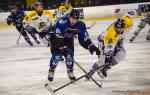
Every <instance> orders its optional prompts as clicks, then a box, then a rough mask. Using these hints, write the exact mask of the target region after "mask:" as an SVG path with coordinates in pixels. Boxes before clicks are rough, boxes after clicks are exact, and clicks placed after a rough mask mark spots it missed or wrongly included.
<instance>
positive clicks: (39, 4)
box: [35, 2, 43, 9]
mask: <svg viewBox="0 0 150 95" xmlns="http://www.w3.org/2000/svg"><path fill="white" fill-rule="evenodd" d="M38 6H42V7H43V4H42V2H36V3H35V9H37V7H38Z"/></svg>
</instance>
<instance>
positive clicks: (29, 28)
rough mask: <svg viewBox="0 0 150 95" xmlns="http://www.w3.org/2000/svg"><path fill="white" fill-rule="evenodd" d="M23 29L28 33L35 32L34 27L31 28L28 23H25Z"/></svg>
mask: <svg viewBox="0 0 150 95" xmlns="http://www.w3.org/2000/svg"><path fill="white" fill-rule="evenodd" d="M23 27H24V28H25V29H26V30H27V31H28V32H31V31H32V30H33V27H32V26H30V25H29V24H27V23H24V22H23Z"/></svg>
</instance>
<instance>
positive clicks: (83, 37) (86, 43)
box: [78, 23, 100, 55]
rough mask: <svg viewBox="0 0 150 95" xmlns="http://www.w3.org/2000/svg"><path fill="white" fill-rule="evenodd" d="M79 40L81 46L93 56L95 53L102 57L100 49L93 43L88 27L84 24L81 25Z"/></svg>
mask: <svg viewBox="0 0 150 95" xmlns="http://www.w3.org/2000/svg"><path fill="white" fill-rule="evenodd" d="M78 40H79V43H80V45H81V46H82V47H83V48H85V49H88V50H89V51H90V53H91V54H93V52H94V51H95V52H96V54H97V55H100V51H99V49H98V48H97V47H96V46H95V45H94V44H93V43H92V41H91V39H90V37H89V34H88V32H87V30H86V25H85V24H84V23H82V24H81V28H80V32H79V33H78Z"/></svg>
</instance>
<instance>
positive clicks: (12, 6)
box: [8, 4, 17, 10]
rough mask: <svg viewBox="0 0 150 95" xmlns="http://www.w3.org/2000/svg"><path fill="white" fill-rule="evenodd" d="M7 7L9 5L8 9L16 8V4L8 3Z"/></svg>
mask: <svg viewBox="0 0 150 95" xmlns="http://www.w3.org/2000/svg"><path fill="white" fill-rule="evenodd" d="M8 7H9V9H10V10H11V9H17V6H16V5H15V4H11V5H9V6H8Z"/></svg>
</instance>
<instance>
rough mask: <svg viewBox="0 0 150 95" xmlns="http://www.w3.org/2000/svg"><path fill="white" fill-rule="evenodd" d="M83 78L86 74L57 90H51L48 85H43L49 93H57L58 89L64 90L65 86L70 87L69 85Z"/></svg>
mask: <svg viewBox="0 0 150 95" xmlns="http://www.w3.org/2000/svg"><path fill="white" fill-rule="evenodd" d="M85 76H86V74H84V75H82V76H81V77H79V78H77V79H76V80H74V81H70V82H68V83H66V84H64V85H63V86H61V87H59V88H57V89H53V88H51V87H50V85H49V84H45V87H46V88H47V89H48V90H49V91H50V92H52V93H55V92H57V91H59V90H60V89H62V88H65V87H66V86H68V85H70V84H72V83H74V82H76V81H78V80H80V79H82V78H84V77H85Z"/></svg>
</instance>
